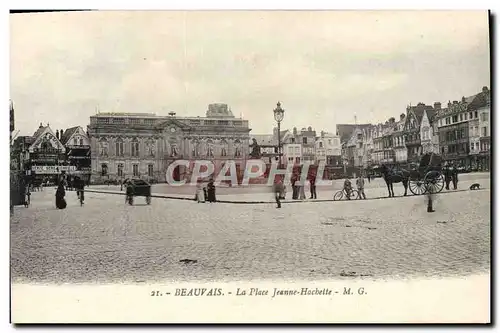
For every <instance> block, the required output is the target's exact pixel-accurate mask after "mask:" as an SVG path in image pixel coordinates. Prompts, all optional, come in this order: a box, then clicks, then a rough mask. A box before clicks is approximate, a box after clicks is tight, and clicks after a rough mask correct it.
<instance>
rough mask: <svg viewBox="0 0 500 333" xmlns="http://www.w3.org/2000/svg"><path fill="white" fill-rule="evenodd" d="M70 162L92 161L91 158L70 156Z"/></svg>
mask: <svg viewBox="0 0 500 333" xmlns="http://www.w3.org/2000/svg"><path fill="white" fill-rule="evenodd" d="M68 159H70V160H90V156H68Z"/></svg>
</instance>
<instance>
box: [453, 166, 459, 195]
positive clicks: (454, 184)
mask: <svg viewBox="0 0 500 333" xmlns="http://www.w3.org/2000/svg"><path fill="white" fill-rule="evenodd" d="M451 181H452V182H453V189H454V190H456V189H457V186H458V170H457V168H456V166H455V165H453V169H452V170H451Z"/></svg>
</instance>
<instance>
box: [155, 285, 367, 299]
mask: <svg viewBox="0 0 500 333" xmlns="http://www.w3.org/2000/svg"><path fill="white" fill-rule="evenodd" d="M228 295H233V296H267V297H271V298H274V297H277V296H334V295H366V291H365V288H363V287H361V288H358V289H357V290H352V289H351V288H349V287H344V289H343V290H333V289H330V288H318V287H315V288H305V287H304V288H295V289H280V288H273V289H265V288H236V292H227V293H226V292H225V291H224V290H223V289H222V288H177V289H175V293H174V296H228ZM152 296H159V295H158V292H157V294H155V292H153V294H152Z"/></svg>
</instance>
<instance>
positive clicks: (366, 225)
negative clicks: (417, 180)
mask: <svg viewBox="0 0 500 333" xmlns="http://www.w3.org/2000/svg"><path fill="white" fill-rule="evenodd" d="M484 181H489V180H483V182H484ZM267 195H268V194H261V196H267ZM53 198H54V189H52V188H47V189H45V190H44V191H43V192H35V193H33V198H32V199H33V204H32V206H31V207H29V208H21V207H16V209H15V212H14V215H13V217H12V219H11V271H12V280H13V282H28V281H31V282H44V283H48V282H57V283H75V282H87V283H88V282H90V283H111V282H119V281H122V282H134V283H138V282H150V281H195V280H220V281H238V280H245V281H248V280H265V279H284V280H315V279H352V278H366V279H379V278H391V277H399V278H402V277H411V276H436V275H440V276H441V275H457V274H458V275H466V274H471V273H478V272H483V273H484V272H489V268H490V190H489V189H486V190H480V191H464V192H453V193H445V194H442V195H438V196H437V199H436V212H435V213H433V214H428V213H427V212H426V207H425V198H424V197H423V196H408V197H405V198H403V197H402V198H393V199H380V200H366V201H352V202H345V201H342V202H304V203H297V204H286V205H284V206H283V208H282V209H275V205H274V204H272V203H269V204H267V203H266V204H253V205H247V204H224V203H216V204H197V203H195V202H194V201H182V200H168V199H160V198H154V199H153V202H152V204H151V205H150V206H148V205H146V204H145V200H144V202H142V201H141V199H143V198H137V200H136V204H135V205H134V206H129V205H126V204H125V203H124V196H121V195H113V194H102V193H87V194H86V202H85V205H84V206H83V207H80V206H79V203H78V201H77V198H76V193H74V192H70V191H68V192H67V195H66V198H67V201H68V208H67V209H65V210H56V209H55V207H54V203H53ZM182 259H191V260H196V262H195V263H183V262H180V260H182Z"/></svg>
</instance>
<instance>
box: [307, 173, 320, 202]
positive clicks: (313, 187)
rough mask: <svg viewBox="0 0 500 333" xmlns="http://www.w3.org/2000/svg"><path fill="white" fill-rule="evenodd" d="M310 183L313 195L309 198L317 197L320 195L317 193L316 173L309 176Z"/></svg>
mask: <svg viewBox="0 0 500 333" xmlns="http://www.w3.org/2000/svg"><path fill="white" fill-rule="evenodd" d="M309 185H310V186H311V188H310V190H311V197H310V198H309V199H317V198H318V196H317V194H316V175H314V174H311V176H310V177H309Z"/></svg>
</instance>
